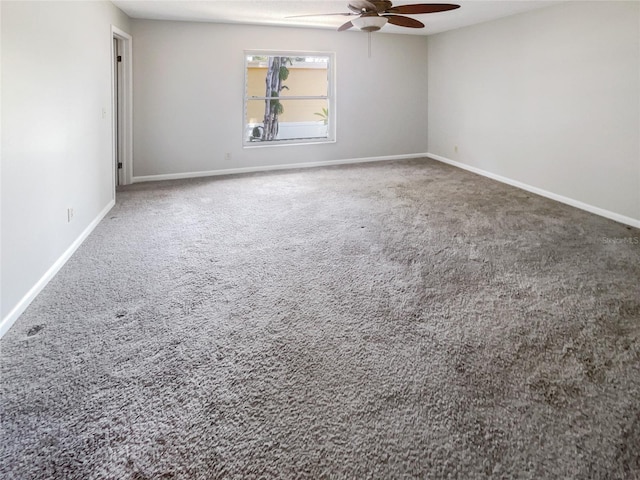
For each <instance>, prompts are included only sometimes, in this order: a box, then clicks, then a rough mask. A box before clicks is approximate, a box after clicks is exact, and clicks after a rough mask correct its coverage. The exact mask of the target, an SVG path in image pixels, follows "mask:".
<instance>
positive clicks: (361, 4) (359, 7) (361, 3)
mask: <svg viewBox="0 0 640 480" xmlns="http://www.w3.org/2000/svg"><path fill="white" fill-rule="evenodd" d="M347 7H349V10H351V11H352V12H354V13H358V14H360V13H362V12H375V11H376V6H375V4H373V3H371V2H369V1H367V0H351V1H350V2H349V3H348V4H347Z"/></svg>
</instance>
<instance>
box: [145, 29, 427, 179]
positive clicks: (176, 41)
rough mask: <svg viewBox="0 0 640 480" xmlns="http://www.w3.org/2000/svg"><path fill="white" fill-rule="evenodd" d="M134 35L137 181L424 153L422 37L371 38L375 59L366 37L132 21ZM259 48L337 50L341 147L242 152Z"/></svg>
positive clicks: (424, 80) (423, 51) (425, 78)
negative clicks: (248, 88)
mask: <svg viewBox="0 0 640 480" xmlns="http://www.w3.org/2000/svg"><path fill="white" fill-rule="evenodd" d="M133 37H134V41H133V62H134V65H133V70H134V71H133V78H134V92H135V95H134V115H133V116H134V138H135V142H134V169H133V170H134V176H146V175H157V174H175V173H187V172H198V171H210V170H219V169H227V168H238V167H257V166H265V165H278V164H288V163H301V162H313V161H326V160H340V159H351V158H362V157H371V156H382V155H396V154H411V153H422V152H425V151H426V147H427V133H426V130H427V92H426V88H425V85H426V82H427V66H426V62H425V58H426V54H427V40H426V38H425V37H422V36H413V35H392V34H378V35H376V34H374V35H373V36H372V56H371V58H368V55H367V34H365V33H363V32H359V31H355V32H334V31H326V30H305V29H297V28H276V27H258V26H244V25H218V24H206V23H187V22H168V21H149V20H133ZM258 49H267V50H297V51H320V52H326V51H328V52H335V54H336V76H337V80H336V93H337V102H338V103H337V110H336V114H337V121H336V123H337V142H336V143H333V144H322V145H305V146H286V147H261V148H249V149H243V147H242V134H243V111H242V110H243V108H242V98H243V90H244V56H243V52H244V50H258ZM407 72H409V74H407ZM226 153H230V154H231V158H230V159H229V160H226V159H225V154H226Z"/></svg>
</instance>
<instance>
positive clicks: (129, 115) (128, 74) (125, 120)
mask: <svg viewBox="0 0 640 480" xmlns="http://www.w3.org/2000/svg"><path fill="white" fill-rule="evenodd" d="M113 39H116V40H117V41H118V42H119V44H120V45H121V46H122V48H121V52H120V55H121V57H122V61H121V62H120V68H121V79H122V80H121V85H120V87H121V88H120V89H119V100H120V122H119V123H116V112H117V110H116V81H117V79H116V69H115V68H114V65H115V62H116V52H115V49H114V48H113ZM131 40H132V37H131V35H129V34H128V33H127V32H125V31H123V30H120V29H119V28H118V27H116V26H114V25H111V39H110V43H111V119H112V121H111V138H112V145H113V149H112V158H111V172H113V173H112V177H113V196H114V198H115V191H116V185H117V184H118V182H117V179H116V174H115V171H116V169H115V165H116V151H117V149H118V148H119V149H120V151H119V153H120V155H119V158H120V162H122V170H121V172H122V173H121V174H120V175H121V176H120V184H121V185H128V184H130V183H131V178H132V176H133V75H132V73H133V56H132V52H133V49H132V45H131ZM117 126H119V135H116V128H117ZM117 139H119V140H120V141H119V145H118V144H117V143H118V142H117Z"/></svg>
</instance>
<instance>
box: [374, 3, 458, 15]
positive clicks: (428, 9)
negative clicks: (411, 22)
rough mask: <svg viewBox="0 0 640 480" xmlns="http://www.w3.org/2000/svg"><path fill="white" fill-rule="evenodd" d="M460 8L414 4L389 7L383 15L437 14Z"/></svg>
mask: <svg viewBox="0 0 640 480" xmlns="http://www.w3.org/2000/svg"><path fill="white" fill-rule="evenodd" d="M456 8H460V5H454V4H452V3H416V4H414V5H398V6H397V7H391V8H390V9H388V10H387V11H386V12H385V13H401V14H403V15H417V14H420V13H438V12H446V11H448V10H455V9H456Z"/></svg>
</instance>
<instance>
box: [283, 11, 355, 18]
mask: <svg viewBox="0 0 640 480" xmlns="http://www.w3.org/2000/svg"><path fill="white" fill-rule="evenodd" d="M334 15H340V16H342V17H350V16H352V15H354V14H353V13H350V12H345V13H311V14H309V15H289V16H288V17H284V18H302V17H328V16H334Z"/></svg>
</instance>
